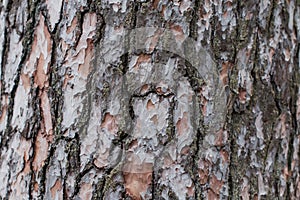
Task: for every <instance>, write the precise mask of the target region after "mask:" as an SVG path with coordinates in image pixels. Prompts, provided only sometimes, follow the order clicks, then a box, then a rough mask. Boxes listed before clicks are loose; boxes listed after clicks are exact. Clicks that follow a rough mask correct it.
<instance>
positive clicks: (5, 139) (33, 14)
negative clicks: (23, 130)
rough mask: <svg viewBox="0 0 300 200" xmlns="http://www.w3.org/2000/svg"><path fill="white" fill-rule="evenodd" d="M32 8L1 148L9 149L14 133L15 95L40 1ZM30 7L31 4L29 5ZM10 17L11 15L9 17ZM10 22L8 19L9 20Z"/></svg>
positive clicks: (31, 39)
mask: <svg viewBox="0 0 300 200" xmlns="http://www.w3.org/2000/svg"><path fill="white" fill-rule="evenodd" d="M32 4H33V5H32V7H30V9H29V10H30V11H31V12H29V14H28V16H29V17H28V23H27V26H26V30H27V32H26V35H25V37H24V39H23V47H24V48H23V51H22V56H21V60H20V63H19V65H18V68H17V71H16V77H15V79H14V81H13V83H14V85H13V88H12V90H11V93H10V96H9V105H8V107H9V108H10V109H8V111H7V124H6V129H5V133H4V135H3V139H2V140H1V144H0V147H2V146H3V145H4V146H6V147H7V148H8V142H9V138H10V135H11V133H13V130H12V126H11V122H12V117H13V108H14V103H15V95H16V92H17V88H18V86H19V81H20V75H21V70H22V68H23V66H24V63H25V61H26V59H27V57H28V56H29V53H30V51H31V45H32V41H33V38H34V36H33V34H34V27H35V26H36V10H37V6H38V1H37V2H34V3H32ZM29 5H30V4H29ZM8 16H9V15H8ZM7 20H8V18H7Z"/></svg>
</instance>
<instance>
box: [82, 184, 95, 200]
mask: <svg viewBox="0 0 300 200" xmlns="http://www.w3.org/2000/svg"><path fill="white" fill-rule="evenodd" d="M92 190H93V188H92V185H91V184H88V183H83V184H81V185H80V193H79V197H80V198H81V199H92V196H93V193H92Z"/></svg>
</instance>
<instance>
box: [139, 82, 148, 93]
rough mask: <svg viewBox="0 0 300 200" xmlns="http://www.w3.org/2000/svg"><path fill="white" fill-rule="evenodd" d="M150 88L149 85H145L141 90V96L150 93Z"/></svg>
mask: <svg viewBox="0 0 300 200" xmlns="http://www.w3.org/2000/svg"><path fill="white" fill-rule="evenodd" d="M149 88H150V86H149V85H148V84H145V85H143V86H142V88H141V94H144V93H146V92H148V90H149Z"/></svg>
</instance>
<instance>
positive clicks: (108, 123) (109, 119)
mask: <svg viewBox="0 0 300 200" xmlns="http://www.w3.org/2000/svg"><path fill="white" fill-rule="evenodd" d="M101 128H106V129H107V130H108V131H109V132H111V133H116V132H117V130H118V127H117V124H116V119H115V117H114V116H113V115H111V114H110V113H106V114H105V116H104V120H103V122H102V124H101Z"/></svg>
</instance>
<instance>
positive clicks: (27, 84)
mask: <svg viewBox="0 0 300 200" xmlns="http://www.w3.org/2000/svg"><path fill="white" fill-rule="evenodd" d="M21 80H22V85H23V86H24V88H25V90H26V92H28V91H29V89H30V78H29V76H28V75H27V74H23V73H22V74H21Z"/></svg>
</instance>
